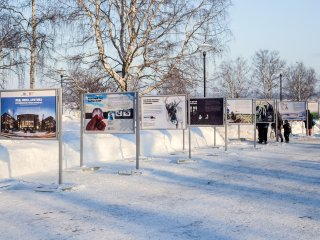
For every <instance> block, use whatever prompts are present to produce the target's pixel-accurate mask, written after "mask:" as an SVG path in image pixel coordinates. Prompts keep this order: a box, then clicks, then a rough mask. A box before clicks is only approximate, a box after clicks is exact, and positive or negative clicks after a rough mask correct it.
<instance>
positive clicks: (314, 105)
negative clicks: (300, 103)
mask: <svg viewBox="0 0 320 240" xmlns="http://www.w3.org/2000/svg"><path fill="white" fill-rule="evenodd" d="M307 108H308V109H309V110H310V113H311V114H312V115H313V116H314V117H315V118H319V102H308V107H307Z"/></svg>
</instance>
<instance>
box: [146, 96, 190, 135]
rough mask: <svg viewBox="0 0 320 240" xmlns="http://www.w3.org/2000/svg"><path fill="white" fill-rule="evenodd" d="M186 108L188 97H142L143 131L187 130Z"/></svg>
mask: <svg viewBox="0 0 320 240" xmlns="http://www.w3.org/2000/svg"><path fill="white" fill-rule="evenodd" d="M186 106H187V96H186V95H173V96H143V97H141V129H144V130H160V129H167V130H182V129H186V127H187V112H186V109H187V107H186Z"/></svg>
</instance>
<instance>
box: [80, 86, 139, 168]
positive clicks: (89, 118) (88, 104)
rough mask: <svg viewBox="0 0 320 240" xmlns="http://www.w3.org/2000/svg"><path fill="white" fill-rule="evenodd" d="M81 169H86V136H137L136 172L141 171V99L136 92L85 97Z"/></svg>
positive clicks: (92, 94)
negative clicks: (88, 134) (84, 140)
mask: <svg viewBox="0 0 320 240" xmlns="http://www.w3.org/2000/svg"><path fill="white" fill-rule="evenodd" d="M81 102H82V106H81V111H82V113H81V115H82V120H81V128H80V129H81V132H80V138H81V139H80V166H81V167H83V166H84V165H83V163H84V160H83V152H84V151H83V150H84V145H83V135H84V133H90V134H134V133H135V135H136V169H139V155H140V125H139V104H137V103H138V102H139V95H138V93H136V92H120V93H85V94H83V95H82V100H81Z"/></svg>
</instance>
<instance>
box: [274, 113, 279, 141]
mask: <svg viewBox="0 0 320 240" xmlns="http://www.w3.org/2000/svg"><path fill="white" fill-rule="evenodd" d="M278 125H279V122H278V108H277V112H276V127H275V130H274V132H275V134H276V141H277V142H278V141H279V130H278Z"/></svg>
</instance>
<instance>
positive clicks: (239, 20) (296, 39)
mask: <svg viewBox="0 0 320 240" xmlns="http://www.w3.org/2000/svg"><path fill="white" fill-rule="evenodd" d="M229 15H230V25H229V26H230V28H231V31H232V34H233V37H232V39H231V41H230V42H229V43H228V47H229V51H228V52H227V53H226V54H225V57H224V59H228V58H232V59H235V58H236V57H238V56H242V57H244V58H246V59H248V60H250V61H251V58H252V56H253V55H254V53H255V52H256V51H258V50H260V49H268V50H276V51H279V53H280V56H281V57H282V58H283V59H284V60H286V61H287V63H288V64H295V63H296V62H297V61H302V62H303V63H304V64H305V65H306V66H307V67H313V68H314V69H315V70H316V72H317V74H318V75H320V0H233V6H232V7H231V8H230V11H229Z"/></svg>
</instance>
